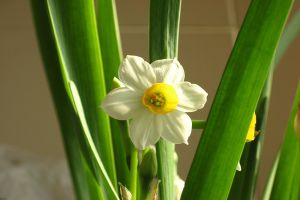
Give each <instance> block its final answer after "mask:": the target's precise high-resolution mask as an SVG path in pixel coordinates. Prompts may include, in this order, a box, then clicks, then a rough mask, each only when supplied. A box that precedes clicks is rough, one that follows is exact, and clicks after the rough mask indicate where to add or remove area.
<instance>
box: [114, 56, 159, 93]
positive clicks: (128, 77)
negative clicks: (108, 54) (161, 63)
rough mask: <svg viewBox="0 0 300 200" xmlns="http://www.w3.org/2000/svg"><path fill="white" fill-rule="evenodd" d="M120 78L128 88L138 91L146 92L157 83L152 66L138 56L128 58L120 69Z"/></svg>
mask: <svg viewBox="0 0 300 200" xmlns="http://www.w3.org/2000/svg"><path fill="white" fill-rule="evenodd" d="M119 78H120V80H121V81H122V82H123V83H124V84H125V85H126V86H128V87H130V88H133V89H136V90H145V89H146V88H149V87H150V86H151V85H152V84H153V83H155V74H154V71H153V69H152V67H151V65H150V64H149V63H147V62H146V61H144V59H143V58H141V57H138V56H126V58H125V59H124V61H123V62H122V64H121V66H120V68H119Z"/></svg>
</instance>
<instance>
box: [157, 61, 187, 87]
mask: <svg viewBox="0 0 300 200" xmlns="http://www.w3.org/2000/svg"><path fill="white" fill-rule="evenodd" d="M151 66H152V67H153V69H154V72H155V75H156V82H157V83H161V82H164V83H168V84H171V85H172V84H176V83H180V82H182V81H184V76H185V74H184V70H183V67H182V66H181V64H180V63H179V62H178V60H177V59H163V60H157V61H154V62H153V63H151Z"/></svg>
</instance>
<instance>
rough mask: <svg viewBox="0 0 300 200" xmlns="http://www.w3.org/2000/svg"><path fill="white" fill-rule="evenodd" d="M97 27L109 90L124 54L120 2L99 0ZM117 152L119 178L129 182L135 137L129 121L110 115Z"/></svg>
mask: <svg viewBox="0 0 300 200" xmlns="http://www.w3.org/2000/svg"><path fill="white" fill-rule="evenodd" d="M96 13H97V27H98V35H99V42H100V46H101V55H102V62H103V69H104V72H105V74H104V76H105V85H106V90H107V91H110V90H111V89H112V88H113V87H114V85H112V83H113V79H114V78H115V77H117V76H118V69H119V65H120V63H121V60H122V58H123V55H122V49H121V42H120V33H119V28H118V27H119V25H118V18H117V12H116V5H115V1H114V0H97V1H96ZM110 125H111V132H112V141H113V146H114V156H115V163H116V171H117V179H118V182H121V183H122V184H123V185H127V186H128V185H129V179H130V177H129V166H128V165H127V159H128V157H130V152H131V148H132V145H131V141H130V139H129V137H128V125H127V122H126V121H118V120H115V119H113V118H110Z"/></svg>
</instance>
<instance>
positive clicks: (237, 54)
mask: <svg viewBox="0 0 300 200" xmlns="http://www.w3.org/2000/svg"><path fill="white" fill-rule="evenodd" d="M292 2H293V1H292V0H287V1H284V2H283V1H280V0H253V1H252V2H251V5H250V7H249V9H248V11H247V15H246V18H245V20H244V22H243V25H242V28H241V30H240V32H239V35H238V38H237V40H236V43H235V46H234V48H233V50H232V52H231V55H230V58H229V60H228V63H227V66H226V69H225V71H224V74H223V76H222V80H221V82H220V85H219V88H218V91H217V94H216V97H215V99H214V102H213V105H212V108H211V111H210V113H209V116H208V120H207V123H206V126H205V129H204V132H203V134H202V137H201V140H200V142H199V145H198V148H197V151H196V155H195V157H194V160H193V163H192V167H191V169H190V171H189V174H188V177H187V180H186V185H185V188H184V191H183V194H182V199H183V200H187V199H218V200H219V199H220V200H222V199H227V197H228V194H229V191H230V187H231V184H232V181H233V178H234V175H235V172H236V166H237V163H238V161H239V159H240V157H241V154H242V150H243V147H244V144H245V138H246V134H247V131H248V128H249V124H250V121H251V118H252V115H253V113H254V111H255V107H256V104H257V102H258V98H259V95H260V93H261V91H262V89H263V85H264V83H265V80H266V78H267V75H268V72H269V69H270V65H271V61H272V58H273V56H274V52H275V49H276V47H277V44H278V41H279V38H280V35H281V32H282V29H283V26H284V24H285V22H286V19H287V16H288V13H289V11H290V8H291V5H292Z"/></svg>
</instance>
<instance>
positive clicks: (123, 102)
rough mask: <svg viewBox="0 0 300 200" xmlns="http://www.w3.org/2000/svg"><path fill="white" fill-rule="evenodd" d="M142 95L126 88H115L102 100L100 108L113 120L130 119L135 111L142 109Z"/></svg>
mask: <svg viewBox="0 0 300 200" xmlns="http://www.w3.org/2000/svg"><path fill="white" fill-rule="evenodd" d="M142 95H143V94H142V93H139V92H137V91H134V90H131V89H129V88H127V87H121V88H116V89H114V90H112V91H111V92H110V93H109V94H108V95H107V96H106V97H105V98H104V100H103V101H102V103H101V107H102V108H103V109H104V111H105V112H106V113H107V114H108V115H109V116H111V117H113V118H115V119H118V120H126V119H130V118H132V117H133V116H134V114H135V113H136V112H137V110H139V109H141V108H142V106H143V105H142V101H141V98H142Z"/></svg>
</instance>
